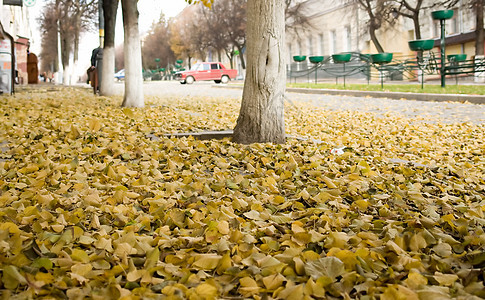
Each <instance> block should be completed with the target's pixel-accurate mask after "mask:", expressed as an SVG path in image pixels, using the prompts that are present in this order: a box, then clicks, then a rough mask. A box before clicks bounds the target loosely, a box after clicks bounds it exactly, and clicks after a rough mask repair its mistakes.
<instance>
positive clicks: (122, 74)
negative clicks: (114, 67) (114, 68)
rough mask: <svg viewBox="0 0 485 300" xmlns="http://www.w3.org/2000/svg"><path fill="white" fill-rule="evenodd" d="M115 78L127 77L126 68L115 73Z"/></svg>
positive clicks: (119, 79)
mask: <svg viewBox="0 0 485 300" xmlns="http://www.w3.org/2000/svg"><path fill="white" fill-rule="evenodd" d="M115 79H116V80H118V81H121V80H124V79H125V69H121V70H119V71H118V72H116V73H115Z"/></svg>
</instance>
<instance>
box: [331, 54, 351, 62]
mask: <svg viewBox="0 0 485 300" xmlns="http://www.w3.org/2000/svg"><path fill="white" fill-rule="evenodd" d="M351 56H352V54H350V53H341V54H332V59H333V61H334V62H336V63H344V62H348V61H350V57H351Z"/></svg>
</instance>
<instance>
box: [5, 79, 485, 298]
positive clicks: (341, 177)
mask: <svg viewBox="0 0 485 300" xmlns="http://www.w3.org/2000/svg"><path fill="white" fill-rule="evenodd" d="M147 102H148V105H147V107H146V108H144V109H122V108H120V107H119V104H120V103H121V98H104V97H94V96H92V95H91V94H90V91H89V90H82V89H68V88H59V90H57V91H52V90H39V89H37V90H34V89H33V90H26V91H23V92H20V93H17V94H16V95H15V97H2V98H0V117H1V122H0V273H1V276H0V294H1V295H2V296H3V297H4V298H10V299H25V298H39V299H41V298H43V299H67V298H69V299H83V298H85V297H86V298H92V299H119V298H124V299H152V298H155V299H165V298H167V299H215V298H227V299H235V298H256V299H259V298H261V299H276V298H278V299H311V298H321V299H324V298H325V299H354V298H360V299H383V300H384V299H426V300H431V299H448V298H458V299H479V298H483V297H485V287H484V283H483V282H484V276H485V274H484V273H485V249H484V247H485V233H484V226H485V217H484V213H485V134H484V129H485V128H484V125H483V124H479V125H472V124H470V123H456V124H444V123H440V122H436V120H434V122H433V123H429V124H428V123H426V121H427V120H415V119H407V118H404V117H400V116H399V115H397V114H391V113H389V114H387V115H386V116H384V117H379V116H377V115H373V114H371V113H365V114H364V113H355V112H345V111H343V112H335V111H332V112H330V111H326V110H324V109H323V108H315V107H311V106H309V105H307V104H306V105H305V104H301V103H293V104H291V105H288V106H287V107H286V123H287V132H288V134H290V135H291V136H293V137H294V138H290V139H289V140H288V142H287V143H286V144H285V145H271V144H255V145H237V144H233V143H231V142H230V141H229V140H228V139H225V140H208V141H199V140H194V139H193V138H181V139H176V138H167V137H165V136H164V135H165V134H167V133H173V132H187V131H199V130H208V129H211V130H218V129H230V128H233V126H234V125H235V121H236V118H237V115H238V110H239V104H240V103H239V102H238V101H237V100H229V99H207V98H204V99H197V98H190V99H176V98H163V99H155V98H153V99H148V101H147ZM417 103H418V102H417ZM296 137H304V138H306V139H297V138H296ZM335 148H339V149H340V151H338V150H337V151H332V150H333V149H335Z"/></svg>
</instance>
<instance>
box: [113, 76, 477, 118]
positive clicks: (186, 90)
mask: <svg viewBox="0 0 485 300" xmlns="http://www.w3.org/2000/svg"><path fill="white" fill-rule="evenodd" d="M123 86H124V85H123V84H122V83H118V84H116V87H117V89H118V90H119V92H120V93H122V91H123ZM484 88H485V87H484ZM144 93H145V95H147V96H160V97H224V98H235V99H240V98H241V97H242V88H241V87H237V86H234V85H233V84H229V85H227V86H224V85H216V84H214V83H213V82H195V83H194V84H191V85H187V84H184V85H182V84H180V83H178V82H177V81H154V82H147V83H145V85H144ZM285 97H286V100H287V101H288V102H289V103H293V104H295V105H297V103H298V102H300V101H304V102H309V103H311V104H312V105H315V106H318V107H324V108H326V109H329V110H335V111H342V110H350V111H360V112H373V113H376V114H378V115H382V116H384V115H386V114H388V113H392V114H401V115H403V116H406V117H409V118H416V121H417V122H443V123H463V122H471V123H475V124H485V105H481V104H470V103H458V102H429V101H416V100H392V99H386V98H372V97H353V96H345V95H325V94H301V93H294V92H287V93H286V96H285Z"/></svg>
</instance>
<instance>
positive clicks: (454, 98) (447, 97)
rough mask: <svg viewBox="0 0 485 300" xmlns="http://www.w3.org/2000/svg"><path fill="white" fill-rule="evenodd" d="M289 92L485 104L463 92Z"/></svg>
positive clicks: (482, 98) (316, 90)
mask: <svg viewBox="0 0 485 300" xmlns="http://www.w3.org/2000/svg"><path fill="white" fill-rule="evenodd" d="M286 91H287V92H290V93H300V94H326V95H341V96H353V97H373V98H388V99H397V100H401V99H404V100H418V101H436V102H450V101H451V102H461V103H463V102H469V103H474V104H485V96H483V95H463V94H424V93H399V92H380V91H351V90H331V89H303V88H287V89H286Z"/></svg>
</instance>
